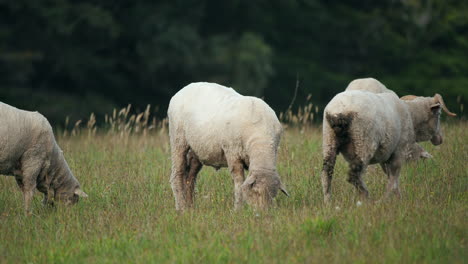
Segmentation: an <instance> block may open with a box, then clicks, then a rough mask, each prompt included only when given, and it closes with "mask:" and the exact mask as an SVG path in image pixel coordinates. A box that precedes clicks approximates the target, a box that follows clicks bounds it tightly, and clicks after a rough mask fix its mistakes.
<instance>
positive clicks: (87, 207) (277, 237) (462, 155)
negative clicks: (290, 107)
mask: <svg viewBox="0 0 468 264" xmlns="http://www.w3.org/2000/svg"><path fill="white" fill-rule="evenodd" d="M137 119H138V120H137ZM143 119H145V116H144V115H143V116H140V117H138V116H134V119H133V121H132V122H133V123H132V122H126V123H122V122H120V123H119V122H118V118H116V113H114V115H113V116H108V117H106V124H108V128H107V129H105V130H102V131H101V130H100V129H96V127H95V124H94V123H93V121H92V118H91V119H90V121H89V122H88V124H85V125H84V126H83V128H82V129H78V128H75V129H73V130H69V131H59V132H57V133H56V136H57V138H58V142H59V145H60V146H61V148H62V149H63V151H64V153H65V157H66V159H67V161H68V163H69V165H70V167H71V169H72V171H73V172H74V174H75V176H76V177H77V178H78V179H79V181H80V183H81V185H82V187H83V190H84V191H85V192H87V193H88V195H89V198H87V199H81V200H80V202H79V203H78V204H76V205H75V206H73V207H64V206H59V207H56V208H52V209H51V208H44V207H43V206H42V204H41V200H42V195H40V194H39V193H36V195H35V198H34V203H33V213H34V214H33V215H32V216H30V217H26V216H25V215H24V212H23V200H22V194H21V192H20V191H19V188H18V187H17V185H16V182H15V180H14V178H13V177H3V176H2V177H0V189H1V190H2V191H1V192H0V263H117V262H123V263H321V262H326V263H466V261H467V258H468V253H467V250H466V247H467V231H468V228H467V223H466V219H468V218H467V216H468V215H467V213H468V210H467V209H468V206H467V205H468V203H467V202H468V165H467V161H468V159H467V158H468V147H467V146H468V134H467V129H468V125H467V122H466V121H456V122H453V123H450V124H446V123H443V130H444V133H445V141H444V143H443V144H442V145H440V146H438V147H434V146H432V145H431V144H430V143H423V144H422V145H423V147H424V148H425V149H426V150H428V151H429V152H430V153H431V154H432V155H433V156H434V158H433V159H431V160H425V161H419V162H413V163H409V164H407V165H406V166H405V167H404V168H403V170H402V173H401V178H400V188H401V192H402V198H401V199H399V200H398V199H391V200H389V201H386V202H383V203H374V201H376V200H378V199H379V198H381V196H382V194H383V191H384V187H385V184H386V176H385V175H384V173H383V172H382V171H381V170H380V167H378V166H371V167H370V168H369V169H368V171H367V174H366V176H365V181H366V183H367V186H368V188H369V191H370V194H371V199H370V202H366V203H363V204H362V205H361V206H357V205H356V201H357V198H356V193H355V190H354V188H353V187H352V186H351V185H350V184H349V183H347V182H346V173H347V164H346V163H345V162H344V160H343V158H342V157H339V159H338V162H337V166H336V169H335V177H334V180H333V186H332V189H333V199H334V202H333V205H332V206H325V205H324V204H323V199H322V190H321V183H320V172H321V167H322V154H321V144H322V143H321V129H320V127H319V126H318V125H296V126H289V127H286V129H285V133H284V135H283V138H282V142H281V146H280V150H279V158H278V170H279V173H280V175H281V178H282V181H283V182H284V183H285V185H286V187H287V189H288V191H289V193H290V195H291V196H290V197H286V196H285V195H282V194H278V197H277V198H276V200H275V203H274V206H273V208H271V209H270V210H266V211H254V210H252V209H250V208H245V209H243V210H240V211H234V210H233V183H232V180H231V177H230V175H229V173H228V171H227V170H226V169H221V170H218V171H216V170H214V169H213V168H210V167H204V168H203V170H202V171H201V173H200V175H199V178H198V182H197V187H196V201H195V202H196V207H195V208H194V209H193V210H190V211H187V212H185V213H178V212H176V211H175V209H174V199H173V195H172V190H171V188H170V184H169V175H170V168H171V161H170V155H169V143H168V135H167V128H166V125H165V124H164V122H162V123H160V124H156V123H154V124H153V125H152V124H151V122H148V120H146V125H145V126H143V127H139V126H138V125H137V124H138V123H139V122H140V121H141V120H143ZM116 120H117V121H116ZM125 124H129V126H128V127H126V125H125ZM148 127H149V128H150V129H148Z"/></svg>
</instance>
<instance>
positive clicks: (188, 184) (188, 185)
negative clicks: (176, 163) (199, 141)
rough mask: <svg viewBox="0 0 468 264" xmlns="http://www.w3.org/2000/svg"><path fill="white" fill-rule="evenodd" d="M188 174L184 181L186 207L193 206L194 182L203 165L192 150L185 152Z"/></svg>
mask: <svg viewBox="0 0 468 264" xmlns="http://www.w3.org/2000/svg"><path fill="white" fill-rule="evenodd" d="M187 164H188V174H187V179H186V181H185V198H186V201H187V206H188V207H193V204H194V198H195V197H194V196H195V183H196V181H197V175H198V173H199V172H200V170H201V169H202V167H203V164H202V163H201V162H200V160H199V159H198V157H197V156H196V155H195V153H194V152H193V151H191V150H190V151H189V152H188V154H187Z"/></svg>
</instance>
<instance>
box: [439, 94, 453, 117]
mask: <svg viewBox="0 0 468 264" xmlns="http://www.w3.org/2000/svg"><path fill="white" fill-rule="evenodd" d="M434 101H435V103H436V104H437V103H439V104H440V106H442V109H444V112H445V113H447V115H449V116H456V114H454V113H452V112H450V111H449V110H448V109H447V107H446V106H445V103H444V99H442V96H441V95H440V94H435V95H434Z"/></svg>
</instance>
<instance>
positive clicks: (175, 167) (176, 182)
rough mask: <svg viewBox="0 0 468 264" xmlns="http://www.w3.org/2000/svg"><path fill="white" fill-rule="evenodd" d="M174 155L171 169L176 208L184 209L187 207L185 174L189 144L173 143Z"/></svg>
mask: <svg viewBox="0 0 468 264" xmlns="http://www.w3.org/2000/svg"><path fill="white" fill-rule="evenodd" d="M171 147H172V149H171V152H172V153H171V156H172V171H171V179H170V182H171V188H172V192H173V193H174V198H175V204H176V210H178V211H180V210H184V209H185V208H186V197H185V183H184V180H185V178H186V177H185V175H186V172H187V171H186V168H187V152H188V151H189V147H188V145H187V144H178V145H175V144H171Z"/></svg>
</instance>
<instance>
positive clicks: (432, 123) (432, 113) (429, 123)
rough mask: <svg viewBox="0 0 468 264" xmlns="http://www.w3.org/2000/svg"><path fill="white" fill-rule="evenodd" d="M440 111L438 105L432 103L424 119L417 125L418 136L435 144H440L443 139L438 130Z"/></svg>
mask: <svg viewBox="0 0 468 264" xmlns="http://www.w3.org/2000/svg"><path fill="white" fill-rule="evenodd" d="M440 113H441V107H440V105H438V104H435V105H432V106H431V107H430V110H429V111H428V112H427V115H426V119H425V121H424V122H423V123H422V124H421V125H420V126H419V132H420V133H419V137H420V138H421V139H423V140H424V141H426V140H430V141H431V143H432V144H433V145H436V146H437V145H440V144H442V141H443V139H442V134H441V131H440Z"/></svg>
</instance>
